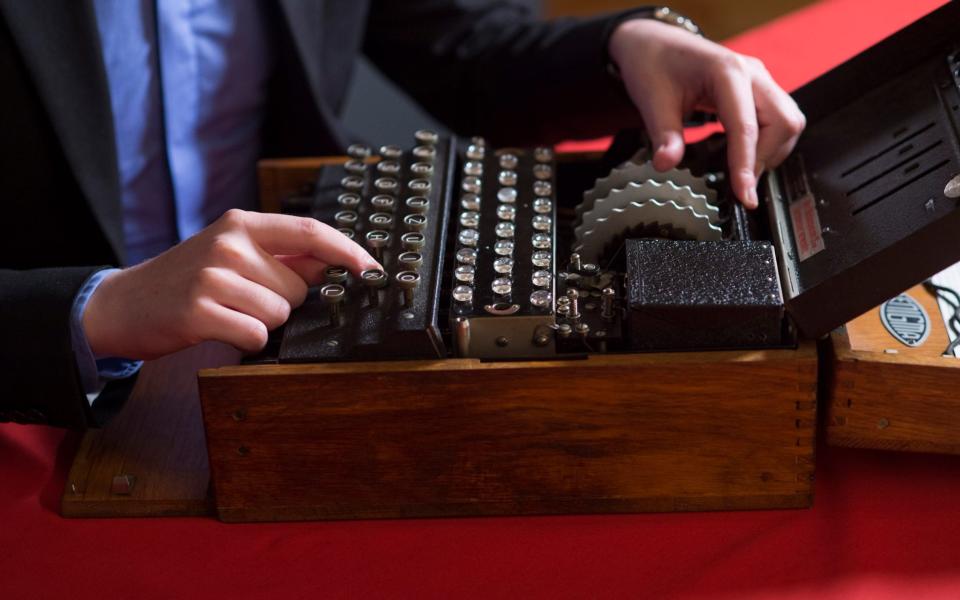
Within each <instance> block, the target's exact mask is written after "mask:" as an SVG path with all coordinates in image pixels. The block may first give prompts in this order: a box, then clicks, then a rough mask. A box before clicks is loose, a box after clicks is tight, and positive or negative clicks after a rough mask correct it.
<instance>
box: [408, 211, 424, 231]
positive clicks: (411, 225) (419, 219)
mask: <svg viewBox="0 0 960 600" xmlns="http://www.w3.org/2000/svg"><path fill="white" fill-rule="evenodd" d="M403 224H404V225H406V226H407V229H409V230H410V231H423V229H424V228H425V227H426V226H427V215H407V216H405V217H404V218H403Z"/></svg>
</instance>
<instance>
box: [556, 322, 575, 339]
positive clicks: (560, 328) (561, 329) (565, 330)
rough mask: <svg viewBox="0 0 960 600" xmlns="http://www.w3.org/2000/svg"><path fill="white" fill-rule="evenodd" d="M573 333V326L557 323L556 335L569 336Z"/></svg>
mask: <svg viewBox="0 0 960 600" xmlns="http://www.w3.org/2000/svg"><path fill="white" fill-rule="evenodd" d="M571 333H573V327H570V325H569V324H567V323H561V324H559V325H557V335H559V336H560V337H562V338H568V337H570V334H571Z"/></svg>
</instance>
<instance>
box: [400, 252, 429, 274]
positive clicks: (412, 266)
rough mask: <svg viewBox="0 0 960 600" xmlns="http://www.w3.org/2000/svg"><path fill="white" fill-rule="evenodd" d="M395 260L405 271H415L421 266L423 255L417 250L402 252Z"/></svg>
mask: <svg viewBox="0 0 960 600" xmlns="http://www.w3.org/2000/svg"><path fill="white" fill-rule="evenodd" d="M397 262H398V263H400V267H401V268H403V269H404V270H406V271H416V270H418V269H419V268H420V267H422V266H423V255H422V254H420V253H419V252H402V253H400V256H398V257H397Z"/></svg>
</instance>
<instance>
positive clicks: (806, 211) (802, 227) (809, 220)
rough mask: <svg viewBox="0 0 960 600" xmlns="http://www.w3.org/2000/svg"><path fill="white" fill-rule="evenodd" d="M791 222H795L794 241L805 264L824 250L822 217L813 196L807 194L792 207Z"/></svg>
mask: <svg viewBox="0 0 960 600" xmlns="http://www.w3.org/2000/svg"><path fill="white" fill-rule="evenodd" d="M790 220H791V221H792V222H793V241H794V242H795V243H796V245H797V254H799V255H800V256H799V258H800V261H801V262H803V261H805V260H807V259H808V258H810V257H811V256H813V255H814V254H816V253H817V252H820V251H821V250H823V249H824V248H825V247H826V246H825V245H824V243H823V233H822V230H821V229H820V216H819V215H818V214H817V205H816V202H814V200H813V195H812V194H807V195H805V196H804V197H802V198H800V199H799V200H797V201H796V202H793V203H792V204H791V205H790Z"/></svg>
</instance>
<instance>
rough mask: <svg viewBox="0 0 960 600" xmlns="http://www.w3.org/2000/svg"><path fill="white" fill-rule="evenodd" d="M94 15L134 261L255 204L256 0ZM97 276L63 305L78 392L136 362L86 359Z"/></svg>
mask: <svg viewBox="0 0 960 600" xmlns="http://www.w3.org/2000/svg"><path fill="white" fill-rule="evenodd" d="M94 9H95V12H96V19H97V28H98V30H99V33H100V40H101V45H102V49H103V62H104V65H105V67H106V72H107V82H108V84H109V88H110V105H111V107H112V109H113V122H114V130H115V141H116V147H117V156H118V165H117V166H118V171H119V174H120V184H121V191H122V198H121V199H122V207H123V234H124V242H125V250H126V254H127V263H128V264H130V265H133V264H137V263H139V262H142V261H144V260H146V259H148V258H151V257H153V256H156V255H157V254H160V253H161V252H163V251H164V250H166V249H168V248H170V247H171V246H173V245H174V244H176V243H177V242H179V241H180V240H183V239H186V238H188V237H190V236H192V235H194V234H195V233H197V232H198V231H200V230H201V229H203V228H204V227H206V226H207V225H208V224H210V223H211V222H212V221H214V220H216V219H217V217H219V216H220V215H221V214H223V213H224V212H225V211H226V210H227V209H229V208H234V207H236V208H244V209H252V208H254V207H255V206H256V189H257V187H256V161H257V158H258V157H259V154H260V127H261V124H262V121H263V109H264V104H265V102H266V90H267V84H268V80H269V77H270V72H271V65H272V57H271V51H270V50H271V44H270V41H269V34H268V31H267V30H266V27H265V24H264V20H263V18H262V15H261V9H260V6H259V2H258V0H94ZM78 118H82V116H81V117H78ZM104 275H105V273H103V272H101V273H99V274H97V275H95V276H94V277H91V279H90V280H89V281H88V282H87V284H86V285H85V286H84V288H83V289H82V290H81V291H80V294H78V296H77V299H76V301H75V303H74V311H73V319H72V333H73V339H74V350H75V352H76V354H77V362H78V365H79V366H80V371H81V377H82V378H83V382H84V387H85V388H86V391H87V392H88V393H91V392H95V391H96V390H97V389H98V388H99V386H100V383H101V382H102V380H104V379H109V378H114V377H122V376H126V375H129V374H131V373H132V372H135V370H136V368H137V367H138V366H139V364H138V363H134V362H132V361H117V360H116V359H104V358H102V357H94V356H93V355H92V353H91V352H90V348H89V345H88V344H87V341H86V336H85V335H84V333H83V328H82V326H81V322H80V317H81V316H82V315H83V310H84V308H85V306H86V301H87V299H89V297H90V295H91V294H92V293H93V291H95V289H96V287H97V285H99V283H100V281H102V280H103V277H104ZM95 360H96V363H94V361H95Z"/></svg>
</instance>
